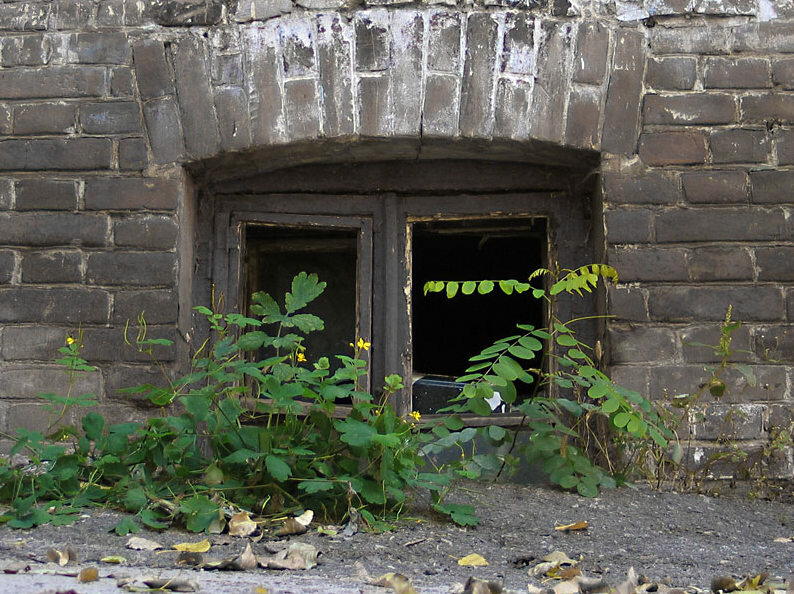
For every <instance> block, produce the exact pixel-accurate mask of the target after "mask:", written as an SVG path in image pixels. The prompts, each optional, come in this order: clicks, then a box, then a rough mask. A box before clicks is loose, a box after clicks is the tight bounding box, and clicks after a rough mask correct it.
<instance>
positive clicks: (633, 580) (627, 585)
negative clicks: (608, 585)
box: [615, 567, 640, 594]
mask: <svg viewBox="0 0 794 594" xmlns="http://www.w3.org/2000/svg"><path fill="white" fill-rule="evenodd" d="M639 583H640V580H639V578H638V577H637V572H636V571H634V568H633V567H629V571H628V573H627V575H626V580H625V581H623V582H621V583H620V584H618V585H617V587H616V588H615V594H635V592H636V591H637V585H638V584H639Z"/></svg>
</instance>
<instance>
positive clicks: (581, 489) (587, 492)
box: [576, 477, 598, 497]
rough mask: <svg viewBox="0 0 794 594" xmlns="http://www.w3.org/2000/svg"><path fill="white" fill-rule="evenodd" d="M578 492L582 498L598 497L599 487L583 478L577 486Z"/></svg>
mask: <svg viewBox="0 0 794 594" xmlns="http://www.w3.org/2000/svg"><path fill="white" fill-rule="evenodd" d="M576 491H577V492H578V493H579V495H581V496H582V497H598V485H597V484H596V483H594V482H593V481H592V480H590V479H588V478H587V477H582V479H581V480H580V481H579V484H578V485H576Z"/></svg>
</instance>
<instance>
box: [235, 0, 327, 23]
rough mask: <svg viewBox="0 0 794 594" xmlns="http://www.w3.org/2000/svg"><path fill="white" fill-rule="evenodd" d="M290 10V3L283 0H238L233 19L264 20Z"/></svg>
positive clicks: (240, 21) (240, 20)
mask: <svg viewBox="0 0 794 594" xmlns="http://www.w3.org/2000/svg"><path fill="white" fill-rule="evenodd" d="M299 4H300V3H299ZM307 8H311V7H307ZM324 8H328V7H324ZM291 11H292V3H291V2H285V1H284V0H240V1H239V2H238V4H237V12H236V13H235V15H234V20H235V21H237V22H238V23H245V22H249V21H266V20H268V19H272V18H273V17H277V16H280V15H281V14H282V13H289V12H291Z"/></svg>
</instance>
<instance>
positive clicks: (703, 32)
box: [650, 26, 731, 55]
mask: <svg viewBox="0 0 794 594" xmlns="http://www.w3.org/2000/svg"><path fill="white" fill-rule="evenodd" d="M650 33H651V39H650V48H651V51H652V52H653V53H654V54H657V55H658V54H707V55H708V54H727V53H729V52H730V49H729V48H730V45H731V44H730V38H731V35H730V34H731V29H730V28H729V27H718V26H714V27H712V26H708V27H705V26H704V27H697V26H696V27H687V29H686V35H681V29H679V28H673V27H671V28H667V27H654V28H653V29H651V32H650Z"/></svg>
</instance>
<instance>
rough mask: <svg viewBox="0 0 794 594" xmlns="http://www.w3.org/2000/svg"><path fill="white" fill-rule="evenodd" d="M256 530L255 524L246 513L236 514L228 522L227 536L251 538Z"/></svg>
mask: <svg viewBox="0 0 794 594" xmlns="http://www.w3.org/2000/svg"><path fill="white" fill-rule="evenodd" d="M256 529H257V525H256V522H254V521H253V520H252V519H251V518H250V517H249V515H248V512H247V511H241V512H239V513H236V514H234V515H233V516H232V517H231V519H230V520H229V534H230V535H232V536H241V537H245V536H251V535H252V534H253V533H254V532H256Z"/></svg>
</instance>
